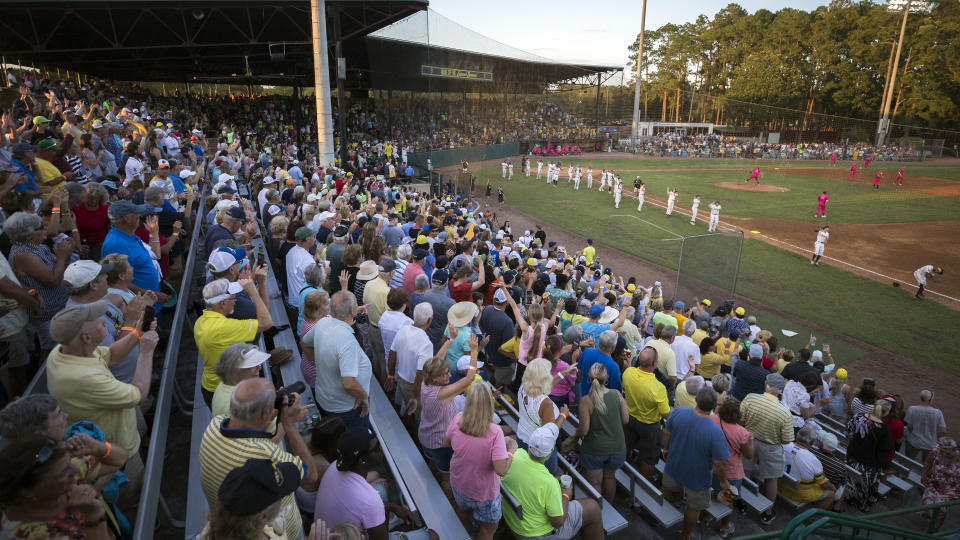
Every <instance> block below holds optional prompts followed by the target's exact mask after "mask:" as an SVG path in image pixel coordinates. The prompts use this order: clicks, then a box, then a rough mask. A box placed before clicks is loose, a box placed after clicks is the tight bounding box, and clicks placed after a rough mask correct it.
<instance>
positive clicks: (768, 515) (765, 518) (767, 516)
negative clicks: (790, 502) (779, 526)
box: [760, 510, 777, 525]
mask: <svg viewBox="0 0 960 540" xmlns="http://www.w3.org/2000/svg"><path fill="white" fill-rule="evenodd" d="M776 518H777V513H776V512H775V511H773V510H770V511H768V512H764V513H762V514H760V523H763V524H764V525H769V524H771V523H773V520H774V519H776Z"/></svg>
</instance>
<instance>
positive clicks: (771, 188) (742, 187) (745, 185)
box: [713, 182, 790, 193]
mask: <svg viewBox="0 0 960 540" xmlns="http://www.w3.org/2000/svg"><path fill="white" fill-rule="evenodd" d="M713 185H715V186H717V187H720V188H723V189H732V190H735V191H759V192H762V193H778V192H783V191H790V188H785V187H783V186H775V185H773V184H756V183H754V182H717V183H715V184H713Z"/></svg>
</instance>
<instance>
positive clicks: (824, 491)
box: [778, 426, 837, 510]
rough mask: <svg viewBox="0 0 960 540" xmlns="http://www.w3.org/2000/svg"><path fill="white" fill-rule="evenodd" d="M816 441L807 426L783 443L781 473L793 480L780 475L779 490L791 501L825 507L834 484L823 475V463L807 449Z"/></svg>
mask: <svg viewBox="0 0 960 540" xmlns="http://www.w3.org/2000/svg"><path fill="white" fill-rule="evenodd" d="M816 442H817V430H816V428H814V427H812V426H807V427H804V428H801V429H800V430H799V431H797V438H796V440H794V441H793V442H791V443H786V444H784V445H783V455H784V473H785V474H787V475H790V477H792V478H794V479H796V480H797V482H796V483H794V482H793V481H792V480H791V479H790V478H787V477H782V478H780V480H779V482H778V483H779V484H780V485H779V491H780V492H781V493H783V494H784V495H785V496H786V497H788V498H790V499H792V500H795V501H799V502H808V503H810V504H812V505H813V506H816V507H817V508H820V509H824V510H826V509H829V508H831V507H832V506H833V503H834V495H835V494H836V492H837V487H836V486H834V485H833V483H832V482H830V480H829V479H828V478H827V477H826V474H825V472H824V469H823V464H822V463H821V462H820V460H819V459H818V458H817V456H816V455H815V454H814V453H813V452H812V451H811V450H812V449H813V447H814V445H815V444H816Z"/></svg>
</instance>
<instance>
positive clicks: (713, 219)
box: [707, 201, 720, 232]
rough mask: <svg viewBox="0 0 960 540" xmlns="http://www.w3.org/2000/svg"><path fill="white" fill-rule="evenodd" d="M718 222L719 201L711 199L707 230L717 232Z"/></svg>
mask: <svg viewBox="0 0 960 540" xmlns="http://www.w3.org/2000/svg"><path fill="white" fill-rule="evenodd" d="M719 223H720V201H713V203H712V204H711V205H710V226H709V227H707V232H717V224H719Z"/></svg>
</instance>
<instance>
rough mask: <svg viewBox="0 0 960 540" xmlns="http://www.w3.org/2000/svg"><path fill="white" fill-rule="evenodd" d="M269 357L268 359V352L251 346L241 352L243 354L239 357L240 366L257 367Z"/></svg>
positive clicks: (246, 367)
mask: <svg viewBox="0 0 960 540" xmlns="http://www.w3.org/2000/svg"><path fill="white" fill-rule="evenodd" d="M269 359H270V353H267V352H263V351H261V350H260V349H257V348H253V349H250V350H249V351H247V352H245V353H243V356H242V357H241V360H240V367H241V368H243V369H249V368H252V367H257V366H259V365H260V364H262V363H264V362H266V361H267V360H269Z"/></svg>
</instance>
